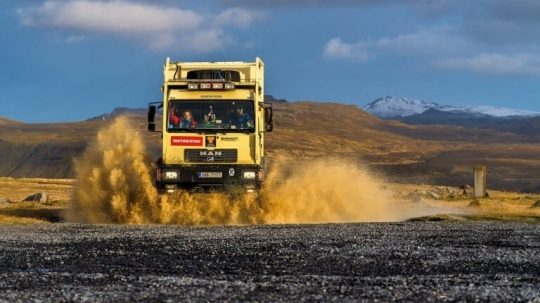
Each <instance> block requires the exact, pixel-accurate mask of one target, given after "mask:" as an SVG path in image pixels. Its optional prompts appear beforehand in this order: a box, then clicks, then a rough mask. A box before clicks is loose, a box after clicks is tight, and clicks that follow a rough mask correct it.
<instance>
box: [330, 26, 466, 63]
mask: <svg viewBox="0 0 540 303" xmlns="http://www.w3.org/2000/svg"><path fill="white" fill-rule="evenodd" d="M465 48H466V43H465V42H464V41H461V40H460V39H457V38H456V37H454V36H452V34H451V30H449V29H446V28H440V29H437V30H432V31H419V32H415V33H410V34H402V35H398V36H395V37H383V38H380V39H378V40H365V41H358V42H354V43H347V42H343V41H342V40H341V39H340V38H333V39H330V40H329V41H328V42H327V43H326V46H325V47H324V55H325V56H326V57H328V58H339V59H356V60H360V61H367V60H370V59H373V58H375V57H376V56H377V55H378V54H381V53H385V54H393V55H424V54H433V53H438V54H443V53H453V52H455V51H459V50H463V49H465Z"/></svg>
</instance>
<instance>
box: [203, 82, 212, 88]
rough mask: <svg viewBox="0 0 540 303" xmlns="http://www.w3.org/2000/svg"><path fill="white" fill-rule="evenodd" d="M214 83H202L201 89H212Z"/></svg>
mask: <svg viewBox="0 0 540 303" xmlns="http://www.w3.org/2000/svg"><path fill="white" fill-rule="evenodd" d="M211 88H212V83H201V89H211Z"/></svg>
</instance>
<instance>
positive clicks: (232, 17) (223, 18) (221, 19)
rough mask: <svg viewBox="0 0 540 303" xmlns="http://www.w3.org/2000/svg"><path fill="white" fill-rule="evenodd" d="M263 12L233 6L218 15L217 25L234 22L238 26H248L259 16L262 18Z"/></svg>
mask: <svg viewBox="0 0 540 303" xmlns="http://www.w3.org/2000/svg"><path fill="white" fill-rule="evenodd" d="M261 17H262V14H259V13H255V12H252V11H248V10H245V9H242V8H231V9H227V10H225V11H223V12H221V13H220V14H219V15H217V16H216V18H215V20H216V23H217V25H219V26H223V25H228V24H233V25H236V26H238V27H242V28H246V27H248V26H249V25H251V24H252V23H254V22H255V20H256V19H257V18H261Z"/></svg>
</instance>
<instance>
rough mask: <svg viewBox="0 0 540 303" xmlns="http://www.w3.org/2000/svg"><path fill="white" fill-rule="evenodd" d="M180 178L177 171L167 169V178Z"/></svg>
mask: <svg viewBox="0 0 540 303" xmlns="http://www.w3.org/2000/svg"><path fill="white" fill-rule="evenodd" d="M175 179H178V172H177V171H166V172H165V180H175Z"/></svg>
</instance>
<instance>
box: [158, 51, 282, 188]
mask: <svg viewBox="0 0 540 303" xmlns="http://www.w3.org/2000/svg"><path fill="white" fill-rule="evenodd" d="M162 91H163V100H162V101H160V102H154V103H150V104H149V109H148V130H149V131H156V123H161V131H162V155H161V157H160V158H159V159H158V161H157V172H156V179H155V181H156V186H157V188H158V190H160V191H164V192H165V191H166V192H169V193H170V192H174V191H175V190H176V189H178V188H183V189H194V188H201V187H221V188H225V189H229V188H231V187H241V188H243V189H246V190H247V191H254V190H257V189H258V188H260V186H261V182H263V181H264V177H265V173H266V169H267V159H266V156H265V150H264V134H265V133H266V132H270V131H272V129H273V122H272V106H271V104H267V103H265V102H264V63H263V62H262V60H261V59H259V58H257V59H256V60H255V62H172V61H171V60H170V58H167V60H166V62H165V67H164V82H163V86H162ZM157 110H161V112H162V117H161V121H160V122H156V121H155V114H156V111H157Z"/></svg>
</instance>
